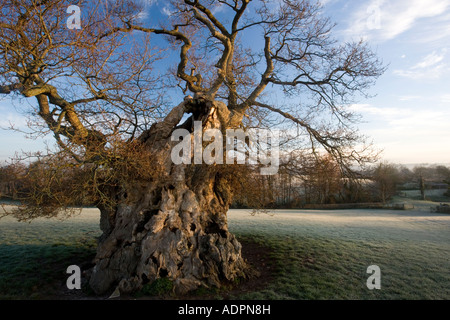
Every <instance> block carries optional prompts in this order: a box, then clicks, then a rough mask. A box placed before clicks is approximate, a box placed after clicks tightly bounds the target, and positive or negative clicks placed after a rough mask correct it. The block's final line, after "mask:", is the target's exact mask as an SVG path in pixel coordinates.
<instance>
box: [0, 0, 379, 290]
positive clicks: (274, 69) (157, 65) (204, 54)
mask: <svg viewBox="0 0 450 320" xmlns="http://www.w3.org/2000/svg"><path fill="white" fill-rule="evenodd" d="M0 3H1V7H2V9H1V11H0V28H1V33H0V61H1V63H0V93H1V94H4V95H14V96H17V97H24V98H27V99H28V100H29V101H31V102H33V105H34V106H35V109H34V110H31V117H32V119H34V121H35V126H34V128H35V129H36V130H37V132H40V133H49V134H52V135H53V136H54V138H55V140H56V142H57V146H58V148H57V149H56V150H53V151H51V152H50V153H49V154H47V155H46V156H45V157H40V161H41V164H42V166H44V168H47V169H49V170H50V171H46V173H45V174H44V175H42V174H39V172H37V173H36V174H35V175H32V176H33V177H34V179H35V180H36V181H37V182H39V184H38V185H39V186H42V188H36V190H35V192H34V193H32V194H30V195H29V197H28V198H27V199H24V200H26V201H24V203H25V204H26V206H25V207H23V208H22V210H19V211H17V212H16V215H17V216H19V217H21V218H22V219H28V218H35V217H37V216H42V215H45V216H53V215H56V214H58V212H60V211H59V210H58V208H70V207H71V206H73V205H74V202H73V201H72V197H71V196H68V195H69V194H70V193H69V192H72V193H73V192H74V190H79V189H80V188H83V189H84V193H88V194H89V197H90V199H91V202H92V203H93V204H94V205H96V206H97V207H98V208H99V209H100V211H101V219H100V225H101V229H102V231H103V235H102V237H101V241H100V242H99V245H98V250H97V256H96V258H95V268H94V269H93V272H92V275H91V277H90V285H91V287H92V288H93V289H94V291H95V292H96V293H99V294H101V293H105V292H108V290H112V289H114V288H115V287H118V288H119V289H120V291H121V292H122V293H126V292H132V291H135V290H139V289H140V288H142V286H143V285H145V284H147V283H151V282H153V281H155V280H156V279H158V278H168V279H169V280H171V281H173V283H174V288H175V291H176V292H178V293H184V292H187V291H190V290H194V289H196V288H198V287H200V286H208V287H211V286H216V287H220V286H221V284H222V283H223V282H227V281H233V280H235V279H236V278H240V277H246V276H248V275H249V274H250V273H251V271H250V269H249V267H248V265H247V263H246V262H245V260H244V259H243V257H242V255H241V244H240V243H239V242H238V241H237V239H236V238H235V236H234V235H233V234H231V233H230V232H229V231H228V225H227V215H226V214H227V211H228V208H229V205H230V203H231V201H232V197H233V184H235V183H236V181H235V180H236V179H237V177H236V175H235V174H234V170H233V166H226V165H206V164H201V165H194V164H188V165H175V164H174V163H173V162H172V161H171V150H172V147H173V145H174V142H172V141H171V135H172V133H173V132H174V130H175V129H177V128H184V129H187V130H189V131H190V132H191V133H192V131H193V122H194V121H201V122H202V124H203V126H202V128H203V130H206V129H207V128H216V129H219V130H221V131H222V132H225V130H227V129H237V128H244V127H246V126H254V125H255V124H256V125H257V124H258V123H261V120H262V117H261V116H260V115H261V114H262V113H264V114H265V115H269V114H271V115H276V116H277V117H278V119H285V120H286V121H289V122H290V123H291V127H292V125H293V126H294V127H295V128H296V130H297V131H298V137H299V138H301V139H304V141H307V142H308V144H309V147H308V148H309V149H310V150H313V151H314V152H320V151H321V150H323V151H324V152H326V153H328V154H329V155H330V157H332V158H333V159H335V160H336V161H337V163H338V164H339V166H340V167H341V168H342V170H347V171H349V172H350V171H351V167H352V165H354V164H355V163H356V164H358V163H359V164H362V163H364V162H366V161H370V160H372V159H373V156H374V155H373V154H372V153H371V149H370V146H369V145H366V144H364V143H363V142H364V141H362V137H361V136H360V135H359V133H358V131H357V130H356V129H355V128H354V127H353V123H354V121H355V116H354V115H353V114H352V113H351V112H350V111H349V110H348V108H347V106H348V104H349V103H350V102H352V101H353V98H354V97H355V96H357V95H358V94H365V93H366V92H367V89H368V88H369V87H370V86H371V85H373V83H374V81H375V80H376V79H377V77H378V76H380V75H381V74H382V73H383V71H384V67H383V66H382V65H381V63H380V61H379V60H378V59H377V57H376V55H375V54H374V53H373V52H372V51H371V50H370V48H369V47H368V45H367V44H366V43H364V42H362V41H360V42H347V43H342V44H341V43H339V42H338V41H336V40H335V39H334V38H333V27H334V25H333V24H332V23H331V22H330V20H329V19H327V18H326V17H324V16H323V15H322V12H321V7H320V5H319V4H317V3H314V2H310V1H300V0H282V1H250V0H219V1H210V0H204V1H198V0H184V1H182V0H177V1H175V0H174V1H168V2H167V4H168V5H169V7H168V8H169V11H170V12H171V14H170V16H168V17H164V19H161V21H157V22H156V21H152V22H148V23H147V22H144V20H142V19H140V18H139V17H140V16H141V12H142V9H143V8H142V5H140V2H139V1H136V2H134V1H131V0H111V1H95V2H89V1H84V0H81V1H78V2H77V5H78V6H80V7H81V9H82V12H83V15H82V29H81V30H68V29H67V28H66V26H65V24H66V19H67V14H66V9H67V7H68V6H69V5H71V4H73V3H71V1H67V0H1V1H0ZM219 5H220V6H221V10H215V9H217V6H219ZM155 39H156V40H155ZM153 43H158V45H159V47H156V45H153ZM170 50H177V56H178V58H177V61H176V62H175V63H173V56H172V55H171V54H170V52H171V51H170ZM168 64H169V65H170V66H169V67H168V68H166V66H167V65H168ZM174 86H177V87H178V88H180V89H179V91H178V94H179V95H180V94H181V95H182V97H183V96H184V98H181V99H180V101H178V102H177V103H175V105H172V104H171V103H168V100H169V99H168V93H167V90H169V89H170V88H171V87H174ZM171 92H173V91H171ZM273 96H279V97H280V98H279V99H273V98H272V97H273ZM258 115H259V116H258ZM305 139H306V140H305ZM357 145H360V146H362V147H361V148H359V149H357V148H356V146H357ZM42 166H36V170H41V169H40V168H42ZM77 170H81V171H82V172H83V174H82V175H79V176H77V175H76V174H72V173H73V172H76V171H77ZM48 172H50V174H48ZM65 172H67V173H68V174H69V175H70V176H72V177H73V180H72V179H69V180H68V179H65V178H66V177H67V175H65V174H64V173H65ZM58 181H59V182H58ZM62 181H65V182H64V183H62ZM60 186H64V189H60V191H59V192H55V193H54V194H52V192H51V190H52V188H53V187H57V188H58V187H60ZM72 188H75V189H72ZM69 190H71V191H69ZM86 190H87V192H86ZM41 191H45V195H46V197H43V195H42V194H41ZM62 191H64V192H62ZM43 199H45V201H42V200H43Z"/></svg>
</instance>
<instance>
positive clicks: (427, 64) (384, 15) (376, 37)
mask: <svg viewBox="0 0 450 320" xmlns="http://www.w3.org/2000/svg"><path fill="white" fill-rule="evenodd" d="M323 3H324V5H325V10H326V13H327V14H328V15H331V16H332V17H333V19H334V20H335V21H336V22H337V23H338V26H337V29H338V32H339V36H340V37H341V38H342V39H343V40H357V39H360V38H364V39H366V40H367V41H368V42H369V43H370V44H371V46H372V48H373V49H374V50H375V51H376V52H377V53H378V55H379V56H380V57H381V58H382V59H383V61H384V63H386V64H387V65H388V70H387V71H386V73H385V74H384V75H383V76H382V77H381V78H380V79H379V81H378V83H377V85H376V86H375V87H374V88H373V89H372V91H371V92H372V93H373V94H376V97H375V98H372V99H368V100H366V101H360V102H359V103H358V104H355V105H353V106H352V109H353V110H355V111H357V112H359V113H360V114H362V116H363V119H364V122H365V123H363V124H361V125H359V128H360V129H361V131H362V132H363V133H365V134H366V135H368V136H370V137H372V138H373V140H374V142H375V144H376V145H377V146H378V147H380V148H382V149H383V150H384V153H383V158H384V159H386V160H389V161H392V162H398V163H450V47H449V44H450V0H426V1H423V0H395V1H394V0H390V1H386V0H373V1H356V0H327V1H323Z"/></svg>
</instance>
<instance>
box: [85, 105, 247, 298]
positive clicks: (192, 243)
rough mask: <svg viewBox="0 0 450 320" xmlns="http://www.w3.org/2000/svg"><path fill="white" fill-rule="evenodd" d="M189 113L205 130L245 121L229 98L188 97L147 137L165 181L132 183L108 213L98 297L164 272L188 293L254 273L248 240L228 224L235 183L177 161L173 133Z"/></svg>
mask: <svg viewBox="0 0 450 320" xmlns="http://www.w3.org/2000/svg"><path fill="white" fill-rule="evenodd" d="M184 113H192V114H193V115H192V117H191V119H193V120H201V121H202V123H203V130H205V129H207V128H219V129H221V130H224V129H226V128H230V127H233V125H234V124H236V123H239V122H240V121H239V120H241V119H242V115H240V114H237V113H235V114H233V113H230V111H228V109H227V108H226V106H225V104H223V103H221V102H218V101H208V100H207V99H203V98H198V97H197V98H195V99H185V101H184V102H183V103H181V104H180V105H178V106H177V107H176V108H174V110H173V111H172V112H171V113H170V114H169V115H168V116H167V117H166V119H165V120H164V121H163V122H160V123H158V124H155V125H154V126H153V127H152V128H151V129H150V130H149V131H148V132H146V133H144V134H143V135H142V136H141V141H142V142H143V143H145V145H146V147H148V148H150V149H151V150H152V152H155V154H157V156H156V157H155V158H156V159H157V162H158V163H155V166H158V167H161V168H164V172H163V175H162V178H160V179H158V180H157V181H148V182H140V183H139V185H128V186H124V190H123V191H121V195H120V196H121V199H122V201H123V203H122V204H119V205H118V206H117V208H116V209H115V210H108V209H103V210H102V212H101V228H102V230H103V232H104V234H103V236H102V238H101V242H100V244H99V247H98V251H97V252H98V253H97V256H96V258H95V263H96V265H95V267H94V269H93V272H92V275H91V278H90V285H91V287H92V288H93V289H94V291H95V292H96V293H98V294H100V293H105V292H107V291H108V290H110V289H111V288H113V289H114V287H116V286H118V287H119V290H120V292H121V293H128V292H132V291H136V290H139V289H140V288H141V287H142V286H143V285H145V284H146V283H149V282H150V283H151V282H152V281H154V280H156V279H158V278H164V277H166V278H168V279H170V280H173V284H174V290H175V291H176V293H178V294H183V293H186V292H188V291H190V290H194V289H197V288H198V287H200V286H207V287H210V286H216V287H220V286H221V284H222V283H223V282H224V281H225V282H226V281H233V280H234V279H236V278H240V277H246V276H248V275H249V273H250V269H249V267H248V265H247V264H246V262H245V261H244V259H243V257H242V255H241V244H240V243H239V242H238V240H237V239H236V237H235V236H234V235H232V234H231V233H230V232H229V231H228V227H227V211H228V208H229V206H230V204H231V201H232V190H231V186H230V183H229V181H228V180H227V179H226V177H224V176H222V175H221V173H220V170H218V168H217V166H214V165H175V164H173V163H172V161H171V144H173V142H171V139H170V138H171V133H172V132H173V130H174V129H175V128H176V126H177V124H178V123H179V121H180V119H181V117H182V116H183V114H184ZM189 122H190V120H188V121H187V123H189Z"/></svg>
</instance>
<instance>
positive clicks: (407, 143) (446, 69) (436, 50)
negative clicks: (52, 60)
mask: <svg viewBox="0 0 450 320" xmlns="http://www.w3.org/2000/svg"><path fill="white" fill-rule="evenodd" d="M143 1H144V0H143ZM146 1H147V2H148V3H149V5H148V6H147V10H148V14H147V15H146V16H147V18H151V17H152V16H155V15H158V16H161V15H164V14H169V12H168V11H167V6H166V5H165V4H164V2H163V1H159V2H158V1H156V0H153V1H149V0H146ZM273 1H278V0H273ZM322 3H323V4H324V15H327V16H331V18H332V20H333V21H335V22H337V24H338V25H337V27H336V29H335V32H336V33H335V35H336V36H337V37H338V38H339V39H340V40H342V41H350V40H359V39H360V38H364V39H366V40H367V41H368V42H369V44H370V45H371V47H372V48H373V50H374V51H376V52H377V54H378V56H379V57H380V58H381V59H382V60H383V61H384V63H385V64H387V65H388V70H387V71H386V73H385V74H384V75H383V76H382V77H381V78H380V79H379V80H378V82H377V85H376V86H375V87H373V88H372V89H371V94H374V95H376V97H374V98H371V99H362V100H360V101H358V103H356V104H354V105H351V106H350V108H351V109H352V110H354V111H355V112H358V113H359V114H361V115H362V119H363V121H364V123H362V124H360V125H358V127H359V128H360V130H361V132H362V133H363V134H365V135H367V136H369V137H370V138H371V139H372V140H373V142H374V144H375V145H376V147H377V148H379V149H383V150H384V152H383V154H382V157H383V159H384V160H387V161H390V162H395V163H403V164H409V163H430V164H431V163H450V0H426V1H424V0H395V1H394V0H391V1H386V0H370V1H357V0H323V1H322ZM14 105H15V106H16V107H17V108H18V109H19V110H22V111H23V110H27V109H28V110H30V106H29V105H28V103H27V102H25V101H15V102H14ZM0 114H1V117H0V128H6V127H8V126H9V123H14V124H15V126H16V128H23V127H25V125H26V119H25V118H24V117H23V115H21V114H20V113H17V112H16V110H15V108H14V107H12V104H11V101H10V100H9V99H8V98H3V99H1V100H0ZM47 140H49V141H51V139H50V138H48V139H47ZM44 148H45V146H44V143H43V139H38V140H30V139H26V138H24V134H22V133H19V132H12V131H6V130H0V161H4V160H6V159H7V158H9V157H11V156H13V155H14V153H15V152H16V151H21V150H24V151H37V150H43V149H44Z"/></svg>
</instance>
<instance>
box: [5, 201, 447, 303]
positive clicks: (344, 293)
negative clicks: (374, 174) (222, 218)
mask: <svg viewBox="0 0 450 320" xmlns="http://www.w3.org/2000/svg"><path fill="white" fill-rule="evenodd" d="M228 220H229V221H228V222H229V229H230V231H231V232H233V233H234V234H236V235H237V236H238V238H239V239H241V240H242V241H243V242H244V243H245V242H256V243H260V244H261V245H264V246H265V247H267V257H266V258H265V259H264V260H261V264H271V265H272V270H273V272H274V274H273V277H272V280H271V281H270V282H268V283H267V284H266V285H265V286H264V287H263V288H262V289H258V290H257V291H249V292H245V293H242V292H241V293H239V294H238V295H234V296H233V295H232V296H231V297H232V298H236V299H283V300H284V299H450V215H445V214H436V213H430V212H429V208H426V207H425V206H424V207H423V208H420V207H418V208H417V209H415V210H413V211H390V210H338V211H318V210H314V211H308V210H304V211H299V210H275V211H273V212H270V214H263V213H261V214H257V215H255V216H252V215H251V214H250V211H247V210H230V212H229V217H228ZM98 223H99V215H98V212H97V211H96V210H93V209H85V210H84V211H83V213H82V214H81V215H79V216H76V217H73V218H71V219H69V220H67V221H57V220H46V219H38V220H36V221H33V222H31V223H19V222H16V221H15V220H13V219H12V218H9V217H8V218H4V219H0V299H22V298H28V299H43V298H48V297H54V296H55V295H57V294H58V292H59V291H60V290H61V287H62V286H64V284H65V279H66V278H67V277H68V276H69V275H67V274H66V273H65V272H66V269H67V267H68V266H69V265H71V264H80V263H83V262H85V261H88V260H89V259H90V258H91V257H92V256H93V255H94V254H95V246H96V240H95V237H96V236H98V235H100V231H99V229H98ZM370 265H378V266H379V267H380V269H381V290H369V289H368V288H367V286H366V280H367V278H368V277H369V276H370V274H367V273H366V270H367V267H368V266H370ZM58 290H59V291H58Z"/></svg>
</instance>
